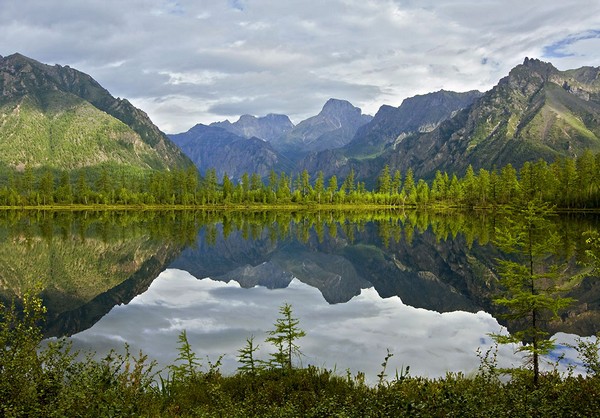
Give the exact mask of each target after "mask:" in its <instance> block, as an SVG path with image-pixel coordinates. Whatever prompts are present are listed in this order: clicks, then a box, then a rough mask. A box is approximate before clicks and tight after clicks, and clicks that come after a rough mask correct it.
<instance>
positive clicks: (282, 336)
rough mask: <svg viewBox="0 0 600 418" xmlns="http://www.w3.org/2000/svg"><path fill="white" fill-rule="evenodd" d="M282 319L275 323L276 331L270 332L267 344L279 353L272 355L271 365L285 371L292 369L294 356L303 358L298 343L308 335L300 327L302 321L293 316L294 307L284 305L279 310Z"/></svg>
mask: <svg viewBox="0 0 600 418" xmlns="http://www.w3.org/2000/svg"><path fill="white" fill-rule="evenodd" d="M279 313H280V315H281V316H280V317H279V318H277V321H275V329H273V330H271V331H269V335H270V337H268V338H267V339H266V341H267V342H269V343H271V344H273V345H274V346H275V348H276V349H277V351H276V352H275V353H272V354H271V360H272V361H271V365H273V366H278V367H280V368H282V369H285V370H291V369H292V359H293V357H294V356H297V357H299V356H301V355H302V352H301V351H300V347H299V346H298V344H297V343H296V341H297V340H298V339H299V338H302V337H304V336H305V335H306V332H304V330H302V329H301V328H300V327H299V326H298V325H299V324H300V320H298V319H296V318H294V317H293V316H292V306H291V305H290V304H288V303H284V304H283V305H282V306H281V307H280V308H279Z"/></svg>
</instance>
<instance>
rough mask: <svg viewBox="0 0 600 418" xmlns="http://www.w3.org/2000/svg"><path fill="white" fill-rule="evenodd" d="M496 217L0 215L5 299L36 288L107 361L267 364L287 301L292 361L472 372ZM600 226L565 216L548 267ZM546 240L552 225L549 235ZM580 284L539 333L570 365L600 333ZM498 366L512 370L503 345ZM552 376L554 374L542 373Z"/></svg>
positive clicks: (76, 337)
mask: <svg viewBox="0 0 600 418" xmlns="http://www.w3.org/2000/svg"><path fill="white" fill-rule="evenodd" d="M499 222H500V221H499V219H498V218H497V217H495V216H492V215H490V214H474V213H471V214H458V213H452V214H447V215H443V216H440V215H432V214H427V213H396V212H394V213H391V212H377V213H348V212H346V213H344V212H335V213H330V212H298V213H296V212H253V213H236V212H227V213H218V212H147V213H146V212H133V213H127V212H104V213H90V212H86V213H51V212H4V213H2V214H1V216H0V237H1V239H2V244H1V245H2V246H3V250H2V252H1V254H2V255H0V263H1V264H0V266H1V267H2V269H1V272H0V278H1V279H2V285H3V286H2V297H3V298H4V299H10V298H11V297H13V296H14V295H19V294H21V293H22V292H23V291H24V290H25V289H27V288H29V287H31V286H32V285H33V284H34V283H36V282H37V283H38V284H39V285H41V286H42V288H43V289H44V291H43V297H44V300H45V303H46V305H47V306H48V310H49V314H48V322H47V325H46V333H47V335H48V336H49V337H59V336H64V335H70V336H71V338H72V340H73V342H74V345H75V347H76V348H81V349H83V350H91V351H95V352H97V355H98V356H103V355H105V354H106V353H107V352H108V351H109V350H110V349H113V348H116V349H118V350H121V351H122V350H123V347H124V343H128V344H129V346H130V348H131V350H132V351H133V352H134V353H136V352H137V351H139V350H140V349H143V351H144V353H146V354H148V355H149V357H150V358H152V359H156V360H157V361H158V362H159V363H160V364H161V365H166V364H169V363H172V362H173V361H174V360H175V358H176V357H177V350H176V347H177V337H178V335H179V333H180V332H181V331H183V330H186V332H187V336H188V339H189V341H190V343H191V345H192V347H193V348H194V350H195V351H196V353H197V354H198V355H199V356H200V358H202V359H203V360H204V363H205V364H206V365H208V363H209V362H212V363H214V362H216V361H217V360H218V359H219V356H221V355H224V357H223V360H222V362H223V366H222V370H223V371H225V372H234V371H235V370H236V368H237V367H238V363H237V354H238V350H239V349H240V348H242V347H243V346H244V345H245V344H246V339H247V338H250V337H252V336H253V337H254V342H255V343H258V344H259V345H260V351H259V353H258V357H260V358H262V359H265V360H266V359H268V356H269V353H270V352H271V351H273V348H272V347H271V346H270V345H269V344H267V343H265V342H264V340H265V338H266V336H267V332H268V331H269V330H271V329H272V328H273V323H274V322H275V320H276V318H277V317H278V315H279V313H278V310H279V307H280V306H282V305H283V304H284V303H289V304H291V305H292V308H293V313H294V316H295V317H297V318H298V319H299V320H300V326H301V328H303V329H304V330H305V331H306V334H307V335H306V337H304V338H302V339H301V340H299V342H298V343H299V345H300V347H301V350H302V352H303V354H304V355H303V356H302V357H301V358H300V359H297V362H298V364H302V365H308V364H312V365H316V366H322V367H326V368H329V369H336V370H337V371H338V372H339V373H340V374H344V373H346V370H349V371H351V372H352V373H353V374H356V372H358V371H362V372H365V373H366V375H367V379H368V380H369V381H371V382H373V381H375V380H376V375H377V374H378V373H379V372H381V363H382V361H383V359H384V357H385V356H386V353H387V350H389V351H390V352H391V353H393V357H392V358H391V359H390V362H389V365H388V370H387V372H388V375H389V376H390V377H393V375H394V373H395V371H396V370H398V371H400V370H402V369H404V368H405V367H406V366H409V367H410V373H411V374H412V375H423V376H429V377H437V376H443V375H444V374H445V373H446V372H447V371H453V372H457V371H462V372H465V373H471V372H473V371H476V370H477V367H478V365H479V358H478V356H477V351H478V350H480V351H481V352H485V351H486V350H488V349H489V348H490V347H492V346H493V343H492V340H491V338H490V337H489V335H488V334H489V333H505V332H508V331H507V326H508V330H510V329H513V327H516V326H518V324H507V323H505V322H503V321H502V320H500V322H499V320H498V319H497V318H500V316H499V315H498V308H497V307H496V306H495V305H494V304H493V303H492V298H493V296H494V295H495V294H497V292H498V287H497V275H496V259H497V258H498V257H505V255H503V254H502V253H501V252H500V251H499V250H498V249H497V248H495V247H494V246H493V245H492V244H491V242H492V241H493V236H494V230H495V227H496V226H498V223H499ZM598 225H599V220H598V217H597V216H590V215H588V216H558V217H555V218H554V219H553V226H552V229H553V230H554V231H556V232H557V233H558V234H560V236H561V239H562V241H561V242H562V243H561V246H560V248H557V249H556V254H554V255H552V256H550V257H549V258H548V262H551V261H552V262H561V263H562V262H565V263H566V264H564V266H565V267H564V269H565V271H567V272H568V273H569V274H574V273H576V272H579V271H581V270H582V269H583V267H582V266H581V264H578V263H577V262H581V261H585V255H584V250H585V246H584V239H583V238H582V234H583V233H584V232H585V231H590V230H597V228H598ZM549 233H550V231H549ZM596 282H597V280H595V278H585V279H583V280H581V281H579V282H578V283H577V285H576V286H573V287H572V289H571V291H570V295H571V296H573V297H575V298H576V299H577V302H576V303H575V304H574V305H573V306H572V308H571V309H570V311H569V312H565V313H563V314H562V316H561V318H560V319H558V320H555V321H552V322H550V323H548V324H547V325H546V327H547V329H548V331H549V332H550V333H551V334H552V335H556V338H557V342H558V347H557V350H556V351H555V352H554V353H552V355H551V356H550V358H549V360H550V361H554V360H556V359H557V358H558V356H560V355H561V354H562V353H564V354H565V360H564V361H563V362H562V363H561V365H560V368H561V369H563V370H564V369H565V368H566V367H567V365H568V364H569V362H571V364H577V360H576V359H575V357H574V356H575V353H574V352H573V350H572V349H569V348H568V347H567V346H565V344H573V343H574V342H575V339H576V337H577V335H581V336H590V335H594V334H595V333H597V332H598V331H599V329H598V328H600V321H598V319H599V316H600V314H599V312H600V309H599V308H600V286H598V285H597V284H596ZM498 361H499V364H500V365H501V366H509V365H511V364H519V362H520V360H519V358H518V356H517V355H515V354H514V349H513V348H512V347H509V346H504V347H500V348H498ZM547 367H551V366H547Z"/></svg>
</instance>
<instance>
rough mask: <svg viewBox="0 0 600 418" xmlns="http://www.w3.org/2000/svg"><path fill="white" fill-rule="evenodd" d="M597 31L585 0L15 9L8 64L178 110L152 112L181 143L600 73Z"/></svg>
mask: <svg viewBox="0 0 600 418" xmlns="http://www.w3.org/2000/svg"><path fill="white" fill-rule="evenodd" d="M598 30H600V4H596V3H590V2H589V1H587V0H575V1H572V2H569V3H568V4H567V3H564V2H563V3H560V2H555V3H549V2H547V1H542V0H532V1H530V2H527V3H524V2H521V1H516V0H509V1H506V2H480V1H475V0H453V1H445V2H438V1H433V0H426V1H408V0H402V1H400V0H397V1H394V0H370V1H364V0H360V1H359V0H331V1H327V2H322V1H308V2H307V1H299V0H290V1H285V2H270V1H266V0H253V1H251V2H250V1H245V0H231V1H228V2H206V1H203V2H189V1H184V0H178V1H177V0H165V1H159V2H157V1H151V0H132V1H128V2H121V1H117V0H103V1H99V0H96V1H86V2H77V1H58V0H29V1H27V2H22V1H18V0H6V1H4V2H3V6H2V8H1V9H0V37H2V40H3V42H2V50H1V51H0V54H2V55H8V54H10V53H13V52H21V53H23V54H25V55H28V56H30V57H32V58H35V59H38V60H40V61H42V62H46V63H49V64H54V63H59V64H63V65H70V66H72V67H74V68H77V69H80V70H82V71H84V72H86V73H88V74H90V75H91V76H92V77H94V78H95V79H97V80H98V81H99V82H100V83H101V84H102V85H103V86H104V87H106V88H107V89H108V90H109V91H110V92H111V93H112V94H113V95H115V96H120V97H126V98H128V99H130V100H131V101H132V102H133V103H155V104H164V103H166V102H168V103H170V105H169V106H163V105H154V106H150V108H145V109H144V110H145V111H147V113H149V115H150V117H151V118H152V119H153V120H154V121H155V122H156V123H157V124H158V125H159V127H161V128H162V129H163V130H165V131H169V132H180V131H183V130H186V129H188V128H189V127H191V126H193V125H194V124H196V123H198V122H204V123H208V122H211V121H215V120H221V119H225V118H230V119H232V118H235V117H237V116H239V115H240V114H244V113H248V114H254V115H257V116H260V115H263V114H266V113H270V112H275V113H285V114H288V115H289V116H290V117H291V118H292V120H294V121H296V122H298V121H300V120H302V119H304V118H306V117H308V116H311V115H314V114H316V112H318V110H319V109H320V108H321V107H322V105H323V103H324V102H325V101H326V100H327V99H328V98H330V97H336V98H340V99H347V100H350V101H351V102H352V103H353V104H355V105H357V106H359V107H361V108H363V110H364V111H365V112H367V113H371V114H374V113H375V112H376V111H377V109H378V107H379V106H380V105H382V104H390V105H393V106H398V105H399V104H400V103H401V102H402V100H403V99H404V98H406V97H409V96H413V95H415V94H423V93H427V92H431V91H435V90H439V89H441V88H444V89H448V90H460V91H464V90H470V89H480V90H487V89H489V88H491V87H492V86H493V85H494V84H495V83H496V82H497V81H498V80H499V79H500V78H501V77H503V76H504V75H506V74H507V73H508V71H509V70H510V69H511V68H512V67H513V66H515V65H517V64H518V63H520V62H522V60H523V58H524V57H525V56H529V57H537V58H542V59H547V60H552V62H554V63H555V64H556V65H559V66H560V68H572V67H576V66H582V65H597V63H598V59H599V58H600V57H599V53H598V52H597V51H599V50H600V48H598V46H599V43H600V39H598V36H596V35H597V33H598ZM117 63H118V64H119V65H116V64H117ZM268 106H274V108H268ZM182 108H184V109H188V111H187V112H183V113H181V112H180V109H182Z"/></svg>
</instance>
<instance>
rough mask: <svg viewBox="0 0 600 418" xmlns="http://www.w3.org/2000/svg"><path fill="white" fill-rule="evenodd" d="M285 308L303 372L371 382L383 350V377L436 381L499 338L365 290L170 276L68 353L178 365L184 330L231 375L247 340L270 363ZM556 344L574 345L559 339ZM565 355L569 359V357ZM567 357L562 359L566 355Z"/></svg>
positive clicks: (491, 325) (469, 322)
mask: <svg viewBox="0 0 600 418" xmlns="http://www.w3.org/2000/svg"><path fill="white" fill-rule="evenodd" d="M284 302H288V303H290V304H291V305H292V307H293V312H294V316H295V317H297V318H299V319H300V326H301V327H302V328H303V329H304V330H305V331H306V333H307V336H306V337H304V338H302V339H301V340H300V341H299V345H300V347H301V349H302V351H303V353H304V357H303V358H302V359H301V362H302V364H303V365H308V364H313V365H316V366H320V367H326V368H328V369H336V370H337V371H338V373H341V374H343V373H345V371H346V369H350V370H351V371H352V373H353V374H355V373H356V372H357V371H363V372H365V373H366V375H367V380H368V381H370V382H374V381H375V380H376V375H377V373H379V372H380V371H381V363H382V361H383V359H384V357H385V355H386V350H387V349H390V351H391V352H392V353H393V354H394V356H393V357H392V359H391V360H390V363H389V365H388V376H390V377H393V375H394V373H395V370H396V369H397V370H398V371H400V370H401V369H402V368H403V367H405V366H410V373H411V375H413V376H417V375H418V376H428V377H439V376H443V375H445V373H446V372H447V371H453V372H458V371H462V372H465V373H470V372H472V371H475V370H477V367H478V365H479V359H478V357H477V355H476V350H477V348H479V347H481V350H482V352H485V351H486V349H487V348H489V347H490V346H491V345H492V341H491V338H490V337H489V336H488V333H491V332H494V333H496V332H500V331H501V330H502V331H505V329H504V328H503V327H501V326H500V325H499V324H498V322H497V321H496V320H495V319H494V318H493V317H492V316H491V315H490V314H488V313H485V312H477V313H475V314H473V313H467V312H460V311H459V312H450V313H443V314H440V313H438V312H433V311H428V310H425V309H416V308H413V307H410V306H406V305H404V304H403V303H402V302H401V300H400V299H399V298H398V297H392V298H387V299H382V298H381V297H380V296H379V295H378V294H377V292H376V291H375V289H372V288H371V289H366V290H363V291H362V293H361V294H360V295H359V296H357V297H355V298H353V299H352V300H350V301H349V302H348V303H344V304H335V305H330V304H328V303H327V302H326V301H325V300H324V299H323V296H322V295H321V293H320V292H319V290H318V289H316V288H312V287H310V286H308V285H305V284H303V283H301V282H300V281H298V280H296V279H294V280H293V281H292V282H291V283H290V286H289V287H287V288H285V289H275V290H269V289H266V288H264V287H254V288H251V289H243V288H241V287H240V286H239V285H238V284H237V282H233V281H232V282H229V283H223V282H217V281H213V280H211V279H203V280H198V279H196V278H195V277H193V276H192V275H190V274H189V273H187V272H185V271H182V270H176V269H168V270H166V271H164V272H163V273H162V274H161V275H160V276H159V277H158V278H157V279H156V280H155V281H154V282H153V283H152V285H151V286H150V288H149V289H148V291H147V292H145V293H143V294H141V295H139V296H137V297H136V298H134V299H133V300H132V301H131V302H130V303H129V304H128V305H121V306H116V307H115V308H113V309H112V311H111V312H110V313H109V314H108V315H106V316H105V317H104V318H102V320H100V321H99V322H98V323H96V324H95V325H94V326H93V327H92V328H90V329H88V330H86V331H84V332H81V333H79V334H76V335H75V336H73V337H72V338H73V341H74V345H75V347H76V348H81V349H84V350H90V351H96V352H97V353H98V355H99V356H102V355H103V354H105V353H106V352H108V350H110V349H111V348H119V347H122V346H123V342H124V341H127V342H128V343H129V345H130V347H131V351H132V352H133V353H137V352H138V351H139V350H140V349H143V351H144V353H146V354H148V355H149V357H150V358H151V359H156V360H158V362H159V364H161V365H166V364H169V363H172V362H173V361H174V360H175V358H176V357H177V350H176V347H177V336H178V334H179V333H180V332H181V331H182V330H184V329H185V330H186V331H187V336H188V339H189V341H190V343H191V345H192V347H193V348H194V350H195V351H196V353H197V354H198V355H199V356H200V357H201V358H202V359H204V360H205V361H204V363H205V364H206V358H207V356H208V358H209V359H210V361H212V362H215V361H216V360H217V359H218V357H219V356H220V355H222V354H225V357H224V359H223V367H222V370H223V371H224V372H225V373H231V372H234V371H235V370H236V369H237V367H238V363H237V355H238V353H237V351H238V350H239V349H240V348H242V347H243V346H244V345H245V340H246V338H248V337H250V336H252V335H254V337H255V343H258V344H260V350H259V354H258V357H260V358H262V359H265V360H266V359H267V358H268V353H269V352H270V351H272V347H271V346H269V345H267V344H266V343H264V339H265V337H266V332H267V331H268V330H270V329H272V328H273V323H274V321H275V319H276V318H277V316H278V309H279V307H280V306H281V305H282V304H283V303H284ZM561 337H562V339H563V340H565V339H566V340H569V341H570V342H571V343H572V342H573V341H572V339H569V338H570V337H569V336H568V335H566V334H561ZM568 354H569V355H570V356H572V355H573V353H572V352H570V353H568ZM568 357H569V356H568ZM498 361H499V365H500V366H501V367H506V366H509V365H511V364H520V363H519V360H518V357H517V356H516V355H515V354H514V353H513V349H512V348H511V347H508V346H504V347H500V348H499V351H498Z"/></svg>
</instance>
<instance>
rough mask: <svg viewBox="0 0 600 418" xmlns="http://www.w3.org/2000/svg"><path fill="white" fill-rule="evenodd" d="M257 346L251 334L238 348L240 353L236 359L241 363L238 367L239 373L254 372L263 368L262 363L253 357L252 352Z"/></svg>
mask: <svg viewBox="0 0 600 418" xmlns="http://www.w3.org/2000/svg"><path fill="white" fill-rule="evenodd" d="M258 348H259V346H258V345H255V344H254V336H251V337H250V338H247V339H246V345H245V346H244V347H243V348H241V349H240V350H238V352H239V353H240V355H239V356H238V361H239V362H240V363H241V366H240V367H238V371H239V372H240V373H249V374H256V373H257V372H258V371H261V370H263V369H264V367H263V364H262V363H261V362H260V361H258V360H257V359H256V358H254V353H255V352H256V351H257V350H258Z"/></svg>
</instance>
